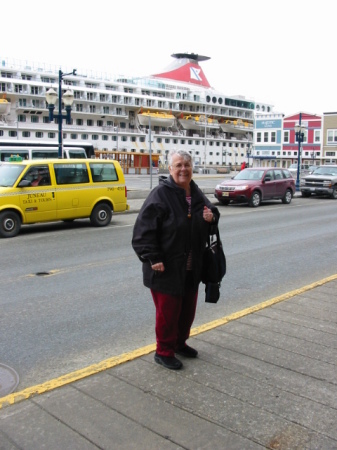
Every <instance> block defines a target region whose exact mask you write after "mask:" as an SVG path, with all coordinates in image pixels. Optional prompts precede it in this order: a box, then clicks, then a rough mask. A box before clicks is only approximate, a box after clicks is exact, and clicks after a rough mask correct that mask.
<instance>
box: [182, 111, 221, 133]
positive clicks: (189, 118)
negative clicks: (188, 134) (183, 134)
mask: <svg viewBox="0 0 337 450" xmlns="http://www.w3.org/2000/svg"><path fill="white" fill-rule="evenodd" d="M178 120H179V123H180V124H181V126H182V127H183V128H185V130H196V129H200V128H205V127H206V128H208V129H209V128H219V122H218V121H217V120H216V119H213V118H211V117H205V116H204V115H202V116H195V115H191V114H187V115H184V114H182V115H181V116H180V117H179V119H178Z"/></svg>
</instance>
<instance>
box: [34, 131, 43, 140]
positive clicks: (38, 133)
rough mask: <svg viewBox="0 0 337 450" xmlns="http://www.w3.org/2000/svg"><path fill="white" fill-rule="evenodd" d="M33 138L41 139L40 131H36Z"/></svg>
mask: <svg viewBox="0 0 337 450" xmlns="http://www.w3.org/2000/svg"><path fill="white" fill-rule="evenodd" d="M35 137H36V138H39V139H41V138H43V133H42V132H41V131H37V132H36V133H35Z"/></svg>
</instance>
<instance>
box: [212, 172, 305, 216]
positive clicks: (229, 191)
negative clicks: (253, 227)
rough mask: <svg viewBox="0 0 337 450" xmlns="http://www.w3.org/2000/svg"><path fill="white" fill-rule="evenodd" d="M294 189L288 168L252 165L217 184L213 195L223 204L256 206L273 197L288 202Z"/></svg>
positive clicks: (293, 182) (293, 181)
mask: <svg viewBox="0 0 337 450" xmlns="http://www.w3.org/2000/svg"><path fill="white" fill-rule="evenodd" d="M295 190H296V188H295V180H294V178H293V177H292V176H291V173H290V172H289V170H287V169H281V168H270V167H254V168H250V169H244V170H242V171H241V172H239V173H238V174H237V175H236V176H235V177H233V178H232V179H231V180H225V181H223V182H222V183H221V184H218V185H217V186H216V188H215V192H214V196H215V197H216V198H217V199H218V200H219V202H220V203H222V204H223V205H228V204H229V203H230V202H236V203H248V204H249V206H252V207H257V206H259V205H260V203H261V202H262V201H265V200H274V199H279V200H282V203H287V204H289V203H290V202H291V199H292V198H293V195H294V193H295Z"/></svg>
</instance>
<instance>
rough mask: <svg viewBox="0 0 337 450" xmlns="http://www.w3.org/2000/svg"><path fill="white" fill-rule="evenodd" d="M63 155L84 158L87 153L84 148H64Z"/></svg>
mask: <svg viewBox="0 0 337 450" xmlns="http://www.w3.org/2000/svg"><path fill="white" fill-rule="evenodd" d="M63 151H64V153H65V155H67V158H77V159H79V158H84V159H86V157H87V154H86V153H85V150H84V149H83V150H72V149H70V148H69V149H66V150H63Z"/></svg>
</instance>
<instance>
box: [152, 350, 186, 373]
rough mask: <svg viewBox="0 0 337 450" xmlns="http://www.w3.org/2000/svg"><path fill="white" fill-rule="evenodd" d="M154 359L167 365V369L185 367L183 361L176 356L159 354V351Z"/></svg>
mask: <svg viewBox="0 0 337 450" xmlns="http://www.w3.org/2000/svg"><path fill="white" fill-rule="evenodd" d="M154 360H155V361H156V363H157V364H160V365H162V366H164V367H166V369H171V370H179V369H181V368H182V367H183V364H182V362H181V361H179V359H177V358H175V357H174V356H162V355H158V353H155V354H154Z"/></svg>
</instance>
